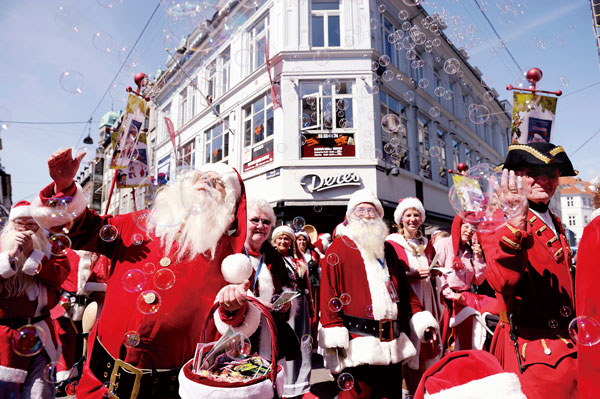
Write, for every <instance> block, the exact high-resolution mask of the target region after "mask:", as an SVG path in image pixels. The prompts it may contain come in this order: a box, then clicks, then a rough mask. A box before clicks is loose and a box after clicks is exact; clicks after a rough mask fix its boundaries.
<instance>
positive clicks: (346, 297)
mask: <svg viewBox="0 0 600 399" xmlns="http://www.w3.org/2000/svg"><path fill="white" fill-rule="evenodd" d="M340 301H342V305H344V306H348V305H350V302H352V296H351V295H350V294H348V293H347V292H344V293H343V294H342V295H340Z"/></svg>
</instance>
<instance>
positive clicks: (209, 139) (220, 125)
mask: <svg viewBox="0 0 600 399" xmlns="http://www.w3.org/2000/svg"><path fill="white" fill-rule="evenodd" d="M228 125H229V117H228V116H227V117H225V118H223V120H218V121H217V122H216V123H214V124H212V125H211V126H210V127H209V128H208V129H206V130H205V131H204V146H203V149H204V157H203V158H202V161H203V164H204V165H205V164H208V163H219V162H223V163H228V162H229V156H230V155H231V151H230V149H231V143H230V140H231V137H230V134H229V129H228V127H227V126H228ZM215 129H221V131H220V134H219V135H217V136H216V137H215V136H214V132H215ZM209 132H210V136H209V134H208V133H209ZM219 137H221V138H222V143H221V144H222V148H223V151H222V152H221V158H219V159H217V160H215V159H214V155H213V154H214V149H213V146H212V144H213V143H214V142H215V141H216V139H218V138H219ZM209 145H210V151H209V149H208V147H209Z"/></svg>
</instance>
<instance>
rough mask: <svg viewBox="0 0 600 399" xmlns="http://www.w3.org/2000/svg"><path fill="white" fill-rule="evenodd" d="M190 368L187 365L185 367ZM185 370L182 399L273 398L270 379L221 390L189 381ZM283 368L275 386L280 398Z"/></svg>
mask: <svg viewBox="0 0 600 399" xmlns="http://www.w3.org/2000/svg"><path fill="white" fill-rule="evenodd" d="M185 367H188V365H187V364H186V365H185V366H184V368H185ZM184 368H182V369H181V371H180V372H179V396H181V399H197V398H272V397H273V387H272V385H271V380H269V379H268V378H267V379H266V380H263V381H261V382H259V383H257V384H252V385H246V386H243V387H237V388H229V387H227V388H219V387H211V386H208V385H203V384H198V383H197V382H194V381H191V380H189V379H188V378H187V377H186V376H185V372H184ZM284 375H285V373H284V371H283V367H281V369H280V370H279V372H278V373H277V378H276V380H275V384H276V385H277V392H278V393H279V396H281V395H282V394H283V383H284Z"/></svg>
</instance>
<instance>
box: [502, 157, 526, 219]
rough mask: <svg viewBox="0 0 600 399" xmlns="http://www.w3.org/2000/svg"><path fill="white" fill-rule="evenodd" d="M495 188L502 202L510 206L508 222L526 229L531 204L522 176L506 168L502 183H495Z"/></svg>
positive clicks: (503, 172)
mask: <svg viewBox="0 0 600 399" xmlns="http://www.w3.org/2000/svg"><path fill="white" fill-rule="evenodd" d="M494 190H495V191H496V194H497V195H498V198H499V200H500V202H501V203H502V204H504V205H507V206H508V207H509V208H510V212H509V219H508V222H509V223H510V224H512V225H513V226H514V227H516V228H518V229H524V228H525V223H526V222H527V212H529V204H528V203H527V196H526V195H525V192H524V190H523V181H522V180H521V176H517V175H515V172H514V171H512V170H511V171H510V172H509V171H508V170H507V169H504V170H503V171H502V179H501V180H500V185H498V183H497V182H496V183H495V186H494Z"/></svg>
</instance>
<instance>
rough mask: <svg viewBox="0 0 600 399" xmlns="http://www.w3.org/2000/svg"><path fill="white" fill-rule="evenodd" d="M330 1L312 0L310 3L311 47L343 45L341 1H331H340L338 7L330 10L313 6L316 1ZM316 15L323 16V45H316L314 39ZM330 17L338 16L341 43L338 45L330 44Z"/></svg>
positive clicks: (338, 46)
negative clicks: (317, 8) (314, 19)
mask: <svg viewBox="0 0 600 399" xmlns="http://www.w3.org/2000/svg"><path fill="white" fill-rule="evenodd" d="M326 2H328V1H319V0H312V1H311V3H310V47H311V48H340V47H342V10H341V1H340V0H338V1H335V0H334V1H329V2H337V3H338V8H337V9H329V10H315V9H314V8H313V4H314V3H326ZM315 17H321V18H323V46H316V45H314V40H313V33H314V30H313V18H315ZM330 17H337V18H338V21H339V23H338V41H339V44H338V45H337V46H336V45H330V44H329V41H330V38H329V19H330Z"/></svg>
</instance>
